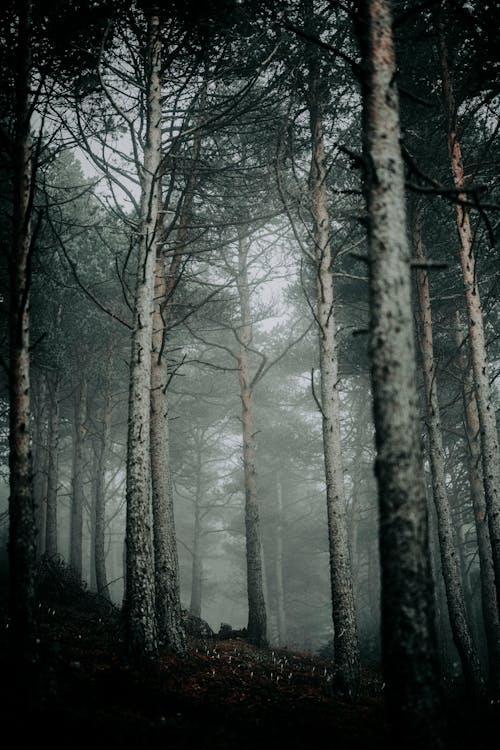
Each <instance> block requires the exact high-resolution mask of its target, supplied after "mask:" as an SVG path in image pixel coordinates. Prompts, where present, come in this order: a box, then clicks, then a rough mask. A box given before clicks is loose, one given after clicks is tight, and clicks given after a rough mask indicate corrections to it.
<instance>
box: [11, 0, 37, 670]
mask: <svg viewBox="0 0 500 750" xmlns="http://www.w3.org/2000/svg"><path fill="white" fill-rule="evenodd" d="M19 6H20V9H19V32H18V51H17V59H18V65H17V71H16V81H15V86H16V90H15V96H16V113H15V115H16V119H15V128H16V132H15V145H14V200H13V203H14V205H13V238H12V256H11V258H10V319H9V388H10V400H9V449H10V452H9V469H10V479H9V481H10V487H9V489H10V495H9V571H10V572H9V576H10V578H9V582H10V617H11V625H10V633H11V645H12V655H13V658H14V659H15V660H17V662H18V665H19V667H20V671H21V673H22V675H23V678H24V677H28V674H26V675H25V674H24V669H25V668H26V669H28V670H29V669H30V667H31V666H32V665H33V663H34V661H35V659H36V652H37V648H36V634H35V616H34V600H35V565H36V527H35V513H34V500H33V476H32V456H31V445H30V444H31V430H30V354H29V330H30V311H29V291H30V255H31V249H32V247H31V246H32V232H31V211H32V204H31V201H32V173H31V141H30V125H31V101H30V99H31V97H30V72H31V71H30V67H31V46H30V43H31V3H30V2H21V3H19Z"/></svg>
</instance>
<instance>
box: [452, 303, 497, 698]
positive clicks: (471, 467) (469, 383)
mask: <svg viewBox="0 0 500 750" xmlns="http://www.w3.org/2000/svg"><path fill="white" fill-rule="evenodd" d="M455 341H456V344H457V349H458V351H459V362H460V368H461V371H462V376H463V403H464V412H465V429H466V433H467V443H468V448H469V452H468V471H469V483H470V492H471V500H472V508H473V510H474V521H475V525H476V534H477V545H478V555H479V568H480V582H481V606H482V611H483V622H484V630H485V634H486V644H487V649H488V684H489V688H490V691H491V692H492V693H494V694H497V695H498V694H500V618H499V613H498V607H497V598H496V587H495V571H494V568H493V558H492V553H491V541H490V532H489V529H488V517H487V511H486V501H485V498H484V484H483V480H482V476H481V446H480V443H479V441H480V432H481V429H480V424H479V415H478V411H477V404H476V396H475V389H474V380H473V376H472V372H471V369H470V366H469V363H468V358H467V353H466V350H465V341H464V337H463V333H462V326H461V323H460V314H459V313H458V311H457V313H456V323H455Z"/></svg>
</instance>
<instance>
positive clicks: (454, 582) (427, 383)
mask: <svg viewBox="0 0 500 750" xmlns="http://www.w3.org/2000/svg"><path fill="white" fill-rule="evenodd" d="M413 238H414V247H415V253H416V258H417V262H419V263H421V264H422V267H421V268H418V269H417V287H418V301H419V313H420V347H421V353H422V369H423V378H424V392H425V405H426V422H427V431H428V435H429V460H430V465H431V477H432V493H433V497H434V504H435V507H436V514H437V522H438V537H439V549H440V553H441V568H442V571H443V578H444V584H445V589H446V601H447V604H448V614H449V618H450V625H451V629H452V633H453V640H454V642H455V645H456V647H457V651H458V653H459V656H460V660H461V662H462V669H463V673H464V676H465V681H466V685H467V688H468V690H469V692H470V694H471V695H472V696H475V697H478V696H479V695H480V693H481V692H482V689H483V679H482V675H481V665H480V663H479V657H478V655H477V652H476V648H475V646H474V643H473V640H472V636H471V632H470V629H469V625H468V622H467V612H466V608H465V600H464V595H463V589H462V582H461V572H460V568H459V563H458V558H457V553H456V550H455V543H454V538H453V536H454V535H453V520H452V515H451V509H450V504H449V501H448V494H447V489H446V479H445V465H444V454H443V438H442V433H441V416H440V410H439V399H438V384H437V376H436V363H435V359H434V341H433V328H432V309H431V294H430V285H429V276H428V270H427V269H426V268H425V256H424V250H423V239H422V216H421V208H420V206H417V207H416V208H415V217H414V225H413Z"/></svg>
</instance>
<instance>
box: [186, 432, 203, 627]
mask: <svg viewBox="0 0 500 750" xmlns="http://www.w3.org/2000/svg"><path fill="white" fill-rule="evenodd" d="M203 436H204V432H203V431H202V433H201V435H200V434H199V433H198V432H196V433H195V446H196V468H195V478H196V488H195V496H194V525H193V549H192V554H193V559H192V563H191V600H190V604H189V612H190V613H191V614H192V615H194V616H195V617H201V603H202V580H203V579H202V576H203V562H202V559H201V550H200V546H201V534H202V529H201V499H202V490H203V468H202V458H203V453H202V451H203V442H202V441H203Z"/></svg>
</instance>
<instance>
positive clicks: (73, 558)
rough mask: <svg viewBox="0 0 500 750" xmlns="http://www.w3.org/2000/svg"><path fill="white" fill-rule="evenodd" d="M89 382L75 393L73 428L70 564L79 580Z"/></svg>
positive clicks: (80, 575) (84, 383)
mask: <svg viewBox="0 0 500 750" xmlns="http://www.w3.org/2000/svg"><path fill="white" fill-rule="evenodd" d="M86 412H87V382H86V381H85V380H83V381H82V383H81V384H80V385H79V387H78V388H77V390H76V393H75V403H74V420H75V421H74V426H73V469H72V474H73V476H72V497H71V527H70V564H71V567H72V569H73V572H74V573H75V575H76V576H77V577H78V579H79V580H81V579H82V544H83V507H84V504H85V495H84V490H83V480H84V470H85V455H84V446H85V434H86V427H85V420H86V417H87V414H86Z"/></svg>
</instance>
